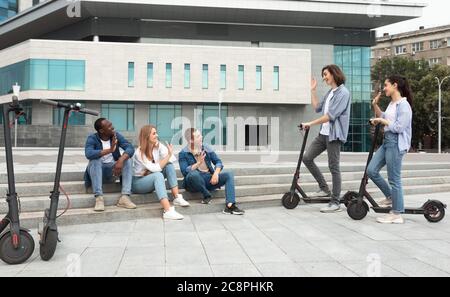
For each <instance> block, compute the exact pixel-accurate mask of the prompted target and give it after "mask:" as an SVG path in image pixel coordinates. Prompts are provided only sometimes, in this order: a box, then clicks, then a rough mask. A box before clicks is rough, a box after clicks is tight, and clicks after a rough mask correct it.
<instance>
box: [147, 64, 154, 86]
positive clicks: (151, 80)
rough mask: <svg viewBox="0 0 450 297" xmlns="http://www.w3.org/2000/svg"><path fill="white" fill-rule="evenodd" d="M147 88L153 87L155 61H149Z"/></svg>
mask: <svg viewBox="0 0 450 297" xmlns="http://www.w3.org/2000/svg"><path fill="white" fill-rule="evenodd" d="M147 88H153V63H147Z"/></svg>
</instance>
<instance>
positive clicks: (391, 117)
mask: <svg viewBox="0 0 450 297" xmlns="http://www.w3.org/2000/svg"><path fill="white" fill-rule="evenodd" d="M402 100H403V98H402ZM402 100H400V101H399V102H396V103H392V102H391V103H389V106H388V107H387V109H386V111H385V112H384V118H385V119H386V120H388V121H389V122H390V123H393V122H395V119H396V117H397V105H398V103H400V102H401V101H402ZM384 131H385V132H386V131H390V130H389V127H388V126H385V127H384Z"/></svg>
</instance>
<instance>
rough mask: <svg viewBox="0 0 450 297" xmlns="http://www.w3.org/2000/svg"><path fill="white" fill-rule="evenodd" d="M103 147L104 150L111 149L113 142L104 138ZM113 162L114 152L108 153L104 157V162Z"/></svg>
mask: <svg viewBox="0 0 450 297" xmlns="http://www.w3.org/2000/svg"><path fill="white" fill-rule="evenodd" d="M102 147H103V149H104V150H107V149H110V148H111V142H110V141H109V140H107V141H104V140H102ZM112 162H114V157H113V155H112V154H107V155H104V156H103V157H102V163H112Z"/></svg>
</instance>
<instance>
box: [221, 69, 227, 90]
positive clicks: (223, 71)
mask: <svg viewBox="0 0 450 297" xmlns="http://www.w3.org/2000/svg"><path fill="white" fill-rule="evenodd" d="M226 88H227V65H220V89H221V90H225V89H226Z"/></svg>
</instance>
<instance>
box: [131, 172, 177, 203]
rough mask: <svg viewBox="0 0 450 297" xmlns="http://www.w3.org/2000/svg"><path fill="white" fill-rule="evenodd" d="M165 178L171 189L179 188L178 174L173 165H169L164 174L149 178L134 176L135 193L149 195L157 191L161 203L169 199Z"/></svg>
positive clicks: (158, 173) (156, 174)
mask: <svg viewBox="0 0 450 297" xmlns="http://www.w3.org/2000/svg"><path fill="white" fill-rule="evenodd" d="M164 178H167V182H168V183H169V187H170V189H173V188H175V187H178V179H177V173H176V171H175V167H174V166H173V164H172V163H168V164H167V165H166V167H164V168H163V171H162V172H154V173H151V174H149V175H147V176H133V183H132V189H133V193H136V194H148V193H152V192H153V191H155V192H156V196H157V197H158V199H159V200H160V201H161V200H162V199H168V197H167V190H166V183H165V181H164ZM175 198H176V197H175Z"/></svg>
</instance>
